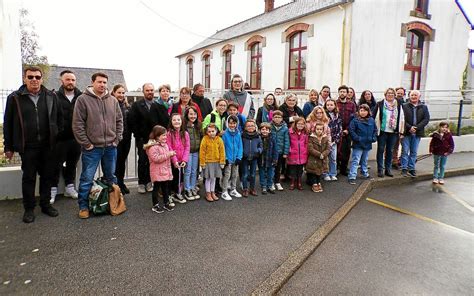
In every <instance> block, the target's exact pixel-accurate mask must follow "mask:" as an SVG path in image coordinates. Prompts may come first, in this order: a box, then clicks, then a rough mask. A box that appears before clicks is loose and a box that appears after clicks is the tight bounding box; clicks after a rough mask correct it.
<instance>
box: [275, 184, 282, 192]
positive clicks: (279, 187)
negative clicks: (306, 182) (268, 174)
mask: <svg viewBox="0 0 474 296" xmlns="http://www.w3.org/2000/svg"><path fill="white" fill-rule="evenodd" d="M275 187H276V189H277V190H278V191H283V187H282V186H281V184H280V183H276V184H275Z"/></svg>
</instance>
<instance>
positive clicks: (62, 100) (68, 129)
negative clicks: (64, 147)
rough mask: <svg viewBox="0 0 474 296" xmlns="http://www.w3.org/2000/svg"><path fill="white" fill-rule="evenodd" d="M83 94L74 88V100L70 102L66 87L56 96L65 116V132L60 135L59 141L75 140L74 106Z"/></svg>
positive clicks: (60, 89) (59, 90)
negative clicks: (73, 126) (73, 130)
mask: <svg viewBox="0 0 474 296" xmlns="http://www.w3.org/2000/svg"><path fill="white" fill-rule="evenodd" d="M81 94H82V92H81V91H80V90H79V89H78V88H77V87H76V88H74V98H73V99H72V100H71V101H69V99H68V98H67V97H66V93H65V91H64V87H63V86H61V87H60V88H59V89H58V91H57V92H56V95H57V96H58V105H59V106H61V111H62V114H63V131H62V132H60V133H59V134H58V140H63V141H64V140H74V134H73V132H72V115H73V113H74V104H75V103H76V100H77V98H78V97H79V96H80V95H81Z"/></svg>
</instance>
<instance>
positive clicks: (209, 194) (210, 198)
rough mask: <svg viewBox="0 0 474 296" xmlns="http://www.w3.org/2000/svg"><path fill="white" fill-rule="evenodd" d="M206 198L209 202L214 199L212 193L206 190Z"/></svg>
mask: <svg viewBox="0 0 474 296" xmlns="http://www.w3.org/2000/svg"><path fill="white" fill-rule="evenodd" d="M206 200H207V201H209V202H212V201H214V199H213V198H212V195H211V193H210V192H206Z"/></svg>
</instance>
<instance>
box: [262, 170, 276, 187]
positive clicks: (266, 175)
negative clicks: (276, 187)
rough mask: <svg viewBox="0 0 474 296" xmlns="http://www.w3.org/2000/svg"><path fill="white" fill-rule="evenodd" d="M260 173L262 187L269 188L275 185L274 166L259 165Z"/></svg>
mask: <svg viewBox="0 0 474 296" xmlns="http://www.w3.org/2000/svg"><path fill="white" fill-rule="evenodd" d="M258 173H259V176H260V187H262V189H268V188H270V187H272V185H273V177H274V174H275V167H274V166H258Z"/></svg>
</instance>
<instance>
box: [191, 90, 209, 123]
mask: <svg viewBox="0 0 474 296" xmlns="http://www.w3.org/2000/svg"><path fill="white" fill-rule="evenodd" d="M191 99H192V100H193V102H194V103H196V104H197V105H198V106H199V109H201V115H202V118H203V119H204V118H206V116H207V115H208V114H211V112H212V104H211V101H210V100H209V99H208V98H205V97H204V85H202V84H201V83H198V84H195V85H194V87H193V94H192V95H191Z"/></svg>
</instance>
